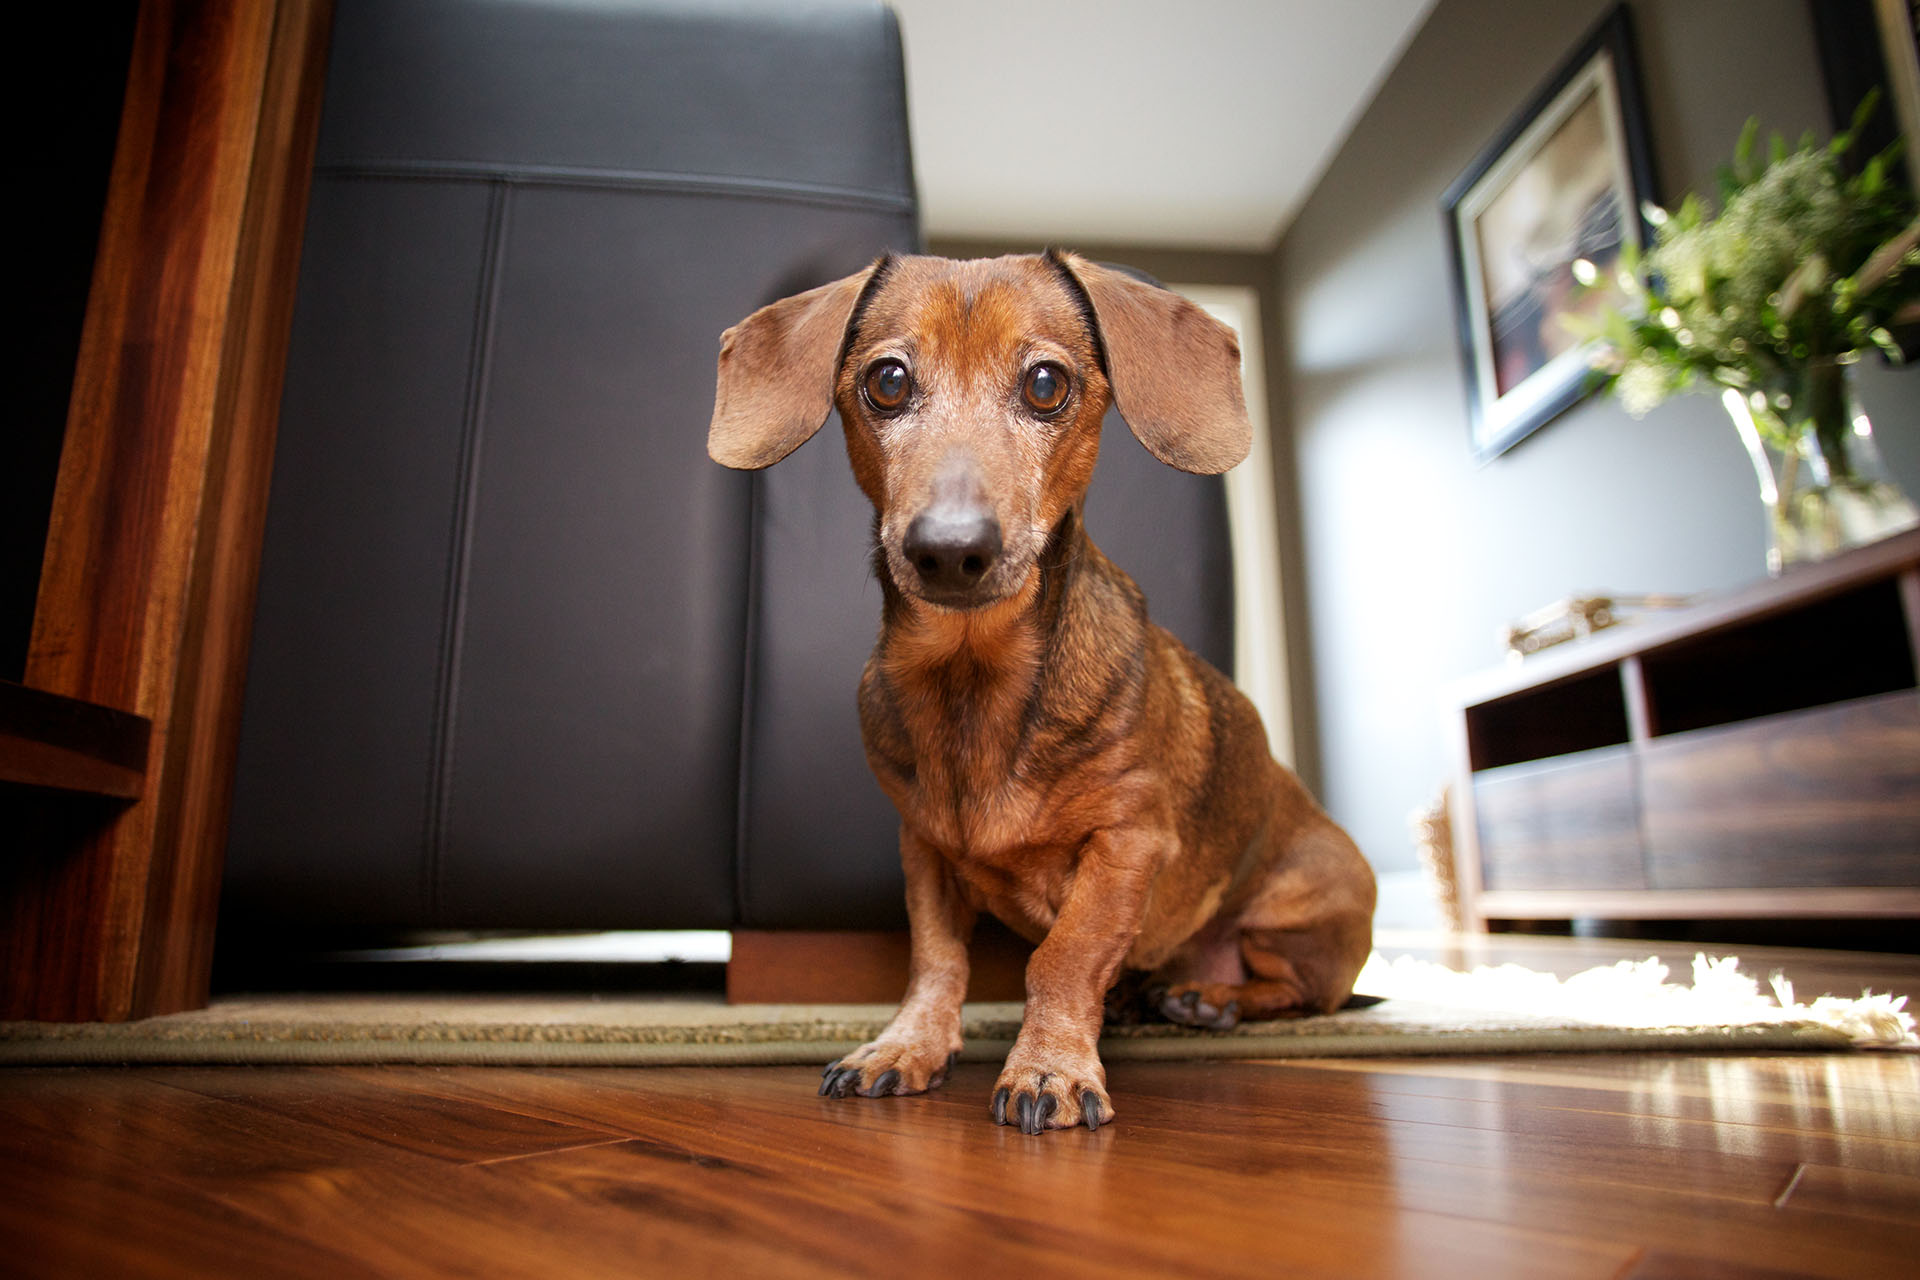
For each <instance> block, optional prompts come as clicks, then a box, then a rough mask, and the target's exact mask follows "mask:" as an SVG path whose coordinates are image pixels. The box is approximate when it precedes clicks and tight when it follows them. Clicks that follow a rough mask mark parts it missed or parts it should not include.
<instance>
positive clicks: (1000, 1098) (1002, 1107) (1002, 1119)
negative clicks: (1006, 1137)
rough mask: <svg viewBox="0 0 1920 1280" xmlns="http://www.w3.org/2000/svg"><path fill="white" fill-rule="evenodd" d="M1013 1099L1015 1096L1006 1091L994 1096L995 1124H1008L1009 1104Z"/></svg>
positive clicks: (1003, 1090)
mask: <svg viewBox="0 0 1920 1280" xmlns="http://www.w3.org/2000/svg"><path fill="white" fill-rule="evenodd" d="M1012 1097H1013V1094H1012V1093H1011V1092H1010V1091H1008V1090H1006V1089H1002V1090H1000V1091H999V1092H998V1093H995V1094H994V1095H993V1122H994V1123H995V1124H1005V1123H1006V1122H1007V1102H1008V1100H1009V1099H1011V1098H1012Z"/></svg>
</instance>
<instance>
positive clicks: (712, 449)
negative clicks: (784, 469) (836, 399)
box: [707, 264, 877, 471]
mask: <svg viewBox="0 0 1920 1280" xmlns="http://www.w3.org/2000/svg"><path fill="white" fill-rule="evenodd" d="M876 266H877V264H876ZM875 269H876V268H875V267H868V268H867V269H866V270H864V271H860V272H857V273H855V274H854V275H850V276H848V277H847V278H846V279H844V280H836V281H834V282H833V283H832V284H823V285H821V286H820V287H819V288H817V289H809V290H808V291H807V292H805V293H800V294H795V295H794V296H793V297H791V298H782V299H781V300H780V301H778V302H775V303H771V304H769V305H768V306H764V307H762V308H760V309H759V310H758V311H756V312H754V313H753V314H752V315H750V316H748V317H747V318H746V319H745V320H742V321H741V322H740V323H739V324H737V325H734V326H733V328H731V329H729V330H727V331H726V332H725V333H724V334H722V335H720V376H719V383H718V385H717V386H716V387H715V389H714V396H713V423H712V425H711V426H709V427H708V428H707V454H708V456H709V457H711V458H712V459H713V460H714V461H715V462H718V463H720V464H721V465H723V466H728V467H734V468H736V469H738V470H741V471H757V470H759V469H760V468H761V467H770V466H772V465H773V464H774V463H776V462H778V461H780V459H782V458H784V457H786V456H787V455H788V454H790V453H792V452H793V451H794V450H795V449H798V448H799V447H800V446H801V445H803V444H805V443H806V442H807V441H808V440H809V439H811V438H812V436H813V433H814V432H816V431H818V430H819V429H820V427H821V424H823V423H824V422H826V420H827V414H828V413H830V412H832V410H833V383H834V377H835V375H836V374H837V373H838V372H839V370H838V369H837V368H836V367H835V366H836V365H837V364H838V362H839V359H840V346H841V343H843V342H844V341H845V340H846V334H847V321H848V320H849V319H851V318H852V316H853V308H854V304H856V303H857V302H858V301H859V300H860V292H861V290H863V289H864V288H866V286H867V281H868V280H869V279H870V278H871V277H872V275H873V273H874V270H875Z"/></svg>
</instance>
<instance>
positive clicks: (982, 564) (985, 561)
mask: <svg viewBox="0 0 1920 1280" xmlns="http://www.w3.org/2000/svg"><path fill="white" fill-rule="evenodd" d="M900 550H901V551H902V552H903V553H904V554H905V555H906V558H907V562H908V563H909V564H911V565H912V566H913V570H914V572H915V573H917V574H919V575H920V582H921V585H922V586H924V587H925V588H926V589H927V590H928V591H930V592H932V593H934V594H935V595H959V594H962V593H965V592H968V591H971V590H972V589H973V588H974V586H975V585H976V584H977V583H978V582H979V581H980V579H982V578H984V577H985V576H986V575H987V570H989V569H991V568H992V567H993V562H994V561H995V560H997V559H999V557H1000V522H999V521H998V520H996V519H994V516H993V512H992V511H990V510H987V509H985V508H983V507H959V508H952V507H947V508H940V507H936V508H935V509H933V510H931V511H927V512H924V513H922V514H920V515H918V516H915V517H914V519H913V523H912V524H910V525H908V526H907V536H906V539H905V541H904V542H902V543H901V547H900Z"/></svg>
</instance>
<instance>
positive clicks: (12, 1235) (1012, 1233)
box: [0, 1055, 1920, 1280]
mask: <svg viewBox="0 0 1920 1280" xmlns="http://www.w3.org/2000/svg"><path fill="white" fill-rule="evenodd" d="M1917 1064H1920V1059H1915V1058H1911V1057H1905V1056H1893V1055H1888V1056H1877V1055H1847V1056H1823V1057H1804V1058H1800V1057H1794V1058H1788V1057H1776V1058H1736V1059H1704V1058H1697V1057H1684V1058H1665V1059H1662V1058H1652V1057H1644V1056H1632V1055H1617V1056H1613V1055H1610V1056H1606V1057H1558V1058H1546V1057H1541V1058H1532V1059H1513V1058H1506V1059H1484V1060H1470V1059H1468V1060H1450V1059H1430V1060H1403V1061H1399V1062H1392V1063H1386V1064H1383V1063H1377V1062H1376V1063H1372V1064H1366V1063H1360V1062H1357V1061H1356V1062H1337V1063H1299V1062H1295V1063H1246V1062H1237V1063H1118V1064H1115V1065H1114V1067H1113V1068H1112V1071H1111V1075H1110V1084H1111V1086H1112V1088H1113V1092H1114V1096H1115V1098H1116V1100H1117V1101H1118V1103H1119V1106H1120V1117H1119V1119H1118V1120H1117V1121H1116V1122H1115V1123H1114V1124H1113V1125H1111V1126H1109V1127H1107V1128H1103V1129H1102V1130H1101V1131H1100V1132H1098V1133H1092V1134H1090V1133H1086V1132H1084V1131H1073V1132H1068V1133H1058V1134H1052V1135H1048V1136H1046V1137H1043V1138H1037V1139H1035V1138H1026V1137H1023V1136H1021V1135H1020V1134H1018V1133H1016V1132H1014V1131H1012V1130H1009V1129H1005V1128H1001V1127H997V1126H994V1125H993V1124H991V1123H990V1122H989V1121H988V1119H987V1116H986V1102H987V1094H988V1091H989V1090H990V1088H991V1085H992V1081H993V1077H994V1071H993V1068H991V1067H989V1066H985V1065H972V1064H963V1065H962V1066H961V1067H959V1068H958V1069H957V1070H956V1072H955V1075H954V1079H953V1081H952V1082H951V1083H950V1084H949V1085H948V1086H947V1087H946V1088H944V1089H942V1090H940V1091H938V1092H936V1093H934V1094H932V1095H929V1096H926V1097H922V1098H894V1099H878V1100H847V1101H834V1100H830V1099H822V1098H819V1097H818V1096H816V1094H815V1090H814V1086H815V1083H816V1081H817V1079H818V1075H817V1072H815V1071H813V1070H810V1069H805V1068H736V1069H699V1068H674V1069H646V1070H622V1069H605V1068H579V1069H565V1068H555V1069H545V1070H521V1069H505V1068H428V1067H367V1068H347V1067H308V1068H291V1067H272V1068H151V1069H141V1070H119V1071H115V1070H97V1069H89V1070H49V1069H15V1070H9V1071H4V1072H0V1232H3V1233H4V1234H5V1235H6V1237H8V1238H9V1239H10V1241H12V1240H17V1241H19V1242H20V1243H21V1245H22V1246H23V1247H24V1249H25V1250H26V1252H25V1254H24V1255H23V1256H27V1257H32V1258H34V1259H36V1260H47V1259H52V1260H55V1261H57V1262H59V1263H61V1264H62V1265H60V1266H58V1267H56V1268H38V1269H39V1270H41V1271H44V1272H45V1273H49V1274H52V1273H62V1274H82V1273H88V1272H98V1273H106V1274H120V1275H136V1276H137V1275H174V1274H184V1273H189V1272H190V1273H192V1274H200V1275H228V1274H236V1275H238V1274H245V1275H262V1274H264V1275H278V1274H287V1275H307V1274H317V1273H320V1272H322V1271H326V1272H327V1273H329V1274H334V1275H338V1274H367V1273H374V1274H383V1275H393V1276H439V1275H461V1274H467V1275H473V1274H484V1275H489V1276H496V1275H497V1276H519V1275H529V1276H531V1275H554V1274H566V1275H584V1276H598V1275H610V1276H611V1275H632V1274H636V1273H640V1274H660V1273H672V1274H716V1273H721V1274H727V1275H730V1276H754V1275H783V1276H784V1275H798V1276H812V1275H827V1274H832V1275H837V1276H845V1275H881V1274H884V1275H888V1276H900V1275H914V1274H952V1273H960V1274H965V1273H966V1272H967V1271H968V1270H970V1269H973V1270H979V1271H981V1272H982V1273H991V1274H1000V1273H1032V1274H1058V1275H1068V1276H1080V1275H1095V1274H1098V1275H1102V1276H1113V1275H1120V1276H1130V1275H1169V1274H1179V1275H1201V1276H1253V1275H1259V1276H1263V1277H1266V1276H1272V1275H1275V1274H1290V1275H1302V1276H1328V1277H1332V1276H1412V1277H1422V1278H1424V1277H1430V1276H1442V1277H1444V1276H1453V1275H1460V1276H1474V1277H1494V1278H1498V1277H1507V1276H1513V1277H1534V1276H1549V1277H1553V1276H1568V1277H1595V1278H1596V1280H1597V1278H1599V1277H1607V1278H1609V1280H1612V1278H1613V1277H1621V1276H1637V1277H1640V1280H1655V1278H1657V1277H1667V1276H1680V1275H1695V1276H1767V1275H1774V1276H1780V1275H1802V1276H1809V1275H1810V1276H1825V1277H1834V1278H1835V1280H1840V1278H1842V1277H1847V1278H1851V1277H1861V1276H1865V1277H1873V1276H1882V1275H1885V1276H1894V1275H1906V1274H1909V1273H1910V1264H1909V1262H1908V1255H1909V1254H1910V1252H1911V1248H1910V1241H1911V1239H1912V1234H1913V1232H1912V1229H1913V1226H1914V1223H1915V1217H1916V1211H1917V1207H1916V1201H1915V1189H1916V1187H1920V1173H1916V1171H1915V1162H1914V1155H1915V1152H1916V1149H1920V1141H1917V1140H1916V1135H1915V1134H1914V1133H1913V1117H1914V1116H1916V1115H1920V1084H1917V1083H1916V1079H1915V1070H1914V1069H1915V1067H1916V1065H1917ZM16 1189H18V1192H19V1196H18V1198H17V1199H16V1197H15V1196H10V1195H6V1194H5V1193H6V1192H8V1191H13V1190H16ZM103 1205H104V1206H106V1208H104V1209H102V1208H100V1207H99V1206H103ZM21 1206H25V1207H21ZM107 1212H110V1213H111V1214H112V1220H113V1224H114V1238H113V1239H112V1240H111V1241H99V1240H93V1239H92V1237H93V1236H94V1235H97V1234H99V1233H100V1231H101V1229H102V1225H103V1223H104V1222H105V1219H103V1218H102V1216H101V1214H102V1213H107ZM289 1242H292V1243H291V1244H290V1243H289ZM300 1242H312V1245H313V1249H314V1253H313V1254H312V1255H310V1256H308V1255H303V1254H302V1253H301V1252H300ZM188 1246H190V1247H189V1248H188V1252H187V1253H185V1254H183V1255H181V1256H184V1257H188V1258H190V1259H192V1260H194V1265H193V1266H192V1267H191V1268H187V1267H183V1266H181V1265H178V1264H177V1263H176V1262H175V1261H173V1260H172V1259H174V1256H175V1252H176V1251H177V1250H179V1249H180V1248H182V1247H188ZM248 1257H257V1258H258V1259H260V1261H259V1263H258V1264H257V1265H254V1266H251V1267H247V1266H243V1265H241V1264H239V1263H237V1262H236V1261H235V1259H239V1258H248Z"/></svg>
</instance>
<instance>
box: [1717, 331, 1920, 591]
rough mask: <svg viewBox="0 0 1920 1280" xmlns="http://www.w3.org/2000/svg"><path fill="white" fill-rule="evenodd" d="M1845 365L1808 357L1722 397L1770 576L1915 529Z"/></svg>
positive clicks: (1915, 516)
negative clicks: (1758, 385) (1759, 514)
mask: <svg viewBox="0 0 1920 1280" xmlns="http://www.w3.org/2000/svg"><path fill="white" fill-rule="evenodd" d="M1851 368H1852V365H1851V363H1850V362H1845V361H1840V360H1826V361H1814V362H1812V363H1810V364H1808V365H1807V366H1806V367H1805V368H1803V369H1800V370H1796V371H1795V372H1794V373H1793V374H1792V375H1790V376H1787V377H1783V378H1781V379H1780V380H1779V381H1778V383H1777V385H1775V386H1772V387H1769V388H1767V389H1766V390H1762V391H1754V392H1751V393H1742V392H1739V391H1734V390H1731V389H1729V390H1728V391H1727V392H1726V393H1725V394H1724V395H1722V396H1721V403H1722V404H1723V405H1725V406H1726V410H1727V416H1728V417H1730V418H1732V419H1733V425H1734V429H1735V430H1737V431H1738V432H1739V433H1740V439H1741V442H1742V443H1744V444H1745V445H1746V447H1747V453H1748V456H1750V457H1751V458H1752V459H1753V469H1754V472H1755V474H1756V475H1757V476H1758V478H1759V481H1760V500H1761V502H1762V503H1764V504H1765V506H1766V509H1767V572H1768V573H1770V574H1773V575H1775V576H1778V575H1779V574H1781V573H1782V572H1784V571H1785V570H1787V569H1788V568H1790V567H1791V566H1793V565H1796V564H1807V563H1811V562H1814V561H1818V560H1825V559H1827V558H1828V557H1830V556H1834V555H1838V554H1839V553H1840V552H1842V551H1845V550H1847V549H1848V548H1850V547H1858V546H1864V545H1866V544H1867V543H1869V542H1877V541H1879V540H1880V539H1881V538H1885V537H1889V536H1890V535H1892V534H1896V533H1899V532H1901V531H1902V530H1906V529H1911V528H1913V527H1914V526H1915V525H1920V511H1916V510H1915V508H1914V505H1913V503H1912V501H1911V500H1910V499H1908V497H1907V495H1906V494H1905V493H1903V492H1901V490H1900V486H1899V485H1897V484H1895V483H1894V481H1893V478H1892V477H1891V476H1890V475H1889V474H1888V473H1887V470H1886V466H1885V464H1883V463H1882V462H1881V460H1880V451H1879V450H1878V449H1877V448H1875V447H1874V443H1873V424H1872V423H1871V422H1870V421H1869V420H1868V418H1867V415H1866V414H1865V413H1864V412H1862V411H1861V408H1860V404H1859V401H1858V400H1857V399H1855V397H1854V394H1853V379H1852V377H1851V376H1850V372H1849V371H1850V370H1851Z"/></svg>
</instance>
